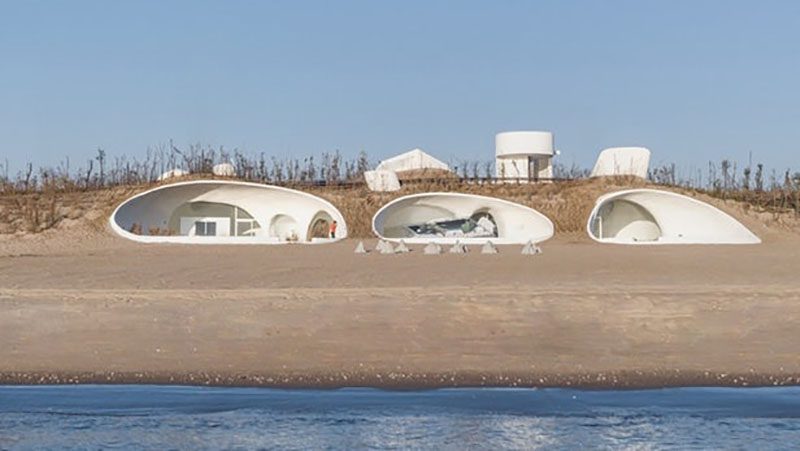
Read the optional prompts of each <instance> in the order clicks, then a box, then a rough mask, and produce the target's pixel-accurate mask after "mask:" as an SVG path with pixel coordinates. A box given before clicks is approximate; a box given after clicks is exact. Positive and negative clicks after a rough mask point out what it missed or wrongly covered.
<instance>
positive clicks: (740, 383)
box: [0, 370, 800, 391]
mask: <svg viewBox="0 0 800 451" xmlns="http://www.w3.org/2000/svg"><path fill="white" fill-rule="evenodd" d="M48 385H164V386H188V387H232V388H233V387H241V388H272V389H291V390H336V389H343V388H374V389H379V390H400V391H406V390H409V391H413V390H435V389H446V388H527V389H545V388H548V389H549V388H557V389H578V390H650V389H653V390H657V389H662V388H688V387H705V388H714V387H717V388H745V387H747V388H768V387H793V386H800V373H780V374H769V373H757V372H754V373H749V372H748V373H711V372H701V371H679V370H655V371H653V370H647V371H638V370H624V371H612V372H604V373H572V374H553V373H524V374H522V373H479V372H472V371H465V372H459V371H453V372H445V373H414V372H403V371H397V372H358V371H354V372H336V373H333V372H331V373H302V374H297V373H265V374H230V373H228V374H225V373H214V372H198V373H159V372H144V371H143V372H113V371H112V372H72V373H70V372H37V371H32V372H25V371H22V372H19V371H12V372H8V371H4V372H0V386H48Z"/></svg>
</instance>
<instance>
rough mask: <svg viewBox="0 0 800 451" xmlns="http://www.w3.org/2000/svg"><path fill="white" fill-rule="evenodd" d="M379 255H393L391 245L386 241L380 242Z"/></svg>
mask: <svg viewBox="0 0 800 451" xmlns="http://www.w3.org/2000/svg"><path fill="white" fill-rule="evenodd" d="M380 253H381V254H394V248H393V247H392V244H391V243H389V242H388V241H381V243H380Z"/></svg>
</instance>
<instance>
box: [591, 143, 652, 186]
mask: <svg viewBox="0 0 800 451" xmlns="http://www.w3.org/2000/svg"><path fill="white" fill-rule="evenodd" d="M649 169H650V150H649V149H647V148H645V147H611V148H608V149H603V151H602V152H600V155H598V156H597V162H596V163H595V164H594V169H592V175H591V176H592V177H609V176H622V175H630V176H634V177H640V178H643V179H644V178H647V171H648V170H649Z"/></svg>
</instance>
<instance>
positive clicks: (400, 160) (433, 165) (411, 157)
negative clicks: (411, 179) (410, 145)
mask: <svg viewBox="0 0 800 451" xmlns="http://www.w3.org/2000/svg"><path fill="white" fill-rule="evenodd" d="M375 169H377V170H379V171H393V172H402V171H414V170H420V169H441V170H444V171H449V170H450V166H448V165H447V163H445V162H443V161H440V160H437V159H436V158H434V157H432V156H431V155H430V154H427V153H425V152H424V151H423V150H422V149H413V150H409V151H408V152H404V153H401V154H400V155H396V156H394V157H392V158H388V159H386V160H383V161H381V162H380V163H379V164H378V167H377V168H375Z"/></svg>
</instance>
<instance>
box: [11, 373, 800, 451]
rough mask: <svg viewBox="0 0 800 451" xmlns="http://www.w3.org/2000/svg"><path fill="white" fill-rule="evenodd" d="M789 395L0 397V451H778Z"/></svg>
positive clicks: (64, 393)
mask: <svg viewBox="0 0 800 451" xmlns="http://www.w3.org/2000/svg"><path fill="white" fill-rule="evenodd" d="M797 443H800V388H798V387H793V388H762V389H757V388H754V389H731V388H673V389H663V390H644V391H579V390H564V389H547V390H527V389H513V390H511V389H448V390H435V391H422V392H387V391H379V390H370V389H343V390H331V391H317V390H295V391H291V390H275V389H252V388H196V387H169V386H42V387H10V386H5V387H2V386H0V449H43V448H90V449H97V448H148V449H164V448H182V449H188V448H191V449H222V448H243V449H252V448H273V447H281V448H363V447H381V448H383V447H398V448H409V447H411V448H419V447H425V448H450V449H462V448H464V447H478V446H480V447H492V448H498V447H507V448H531V447H536V446H543V447H548V448H575V447H579V446H591V447H599V448H619V447H639V448H641V447H644V448H650V447H653V448H670V447H674V448H682V449H683V448H687V447H689V448H709V447H713V448H741V447H745V448H761V449H764V448H786V447H790V446H792V444H797Z"/></svg>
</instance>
